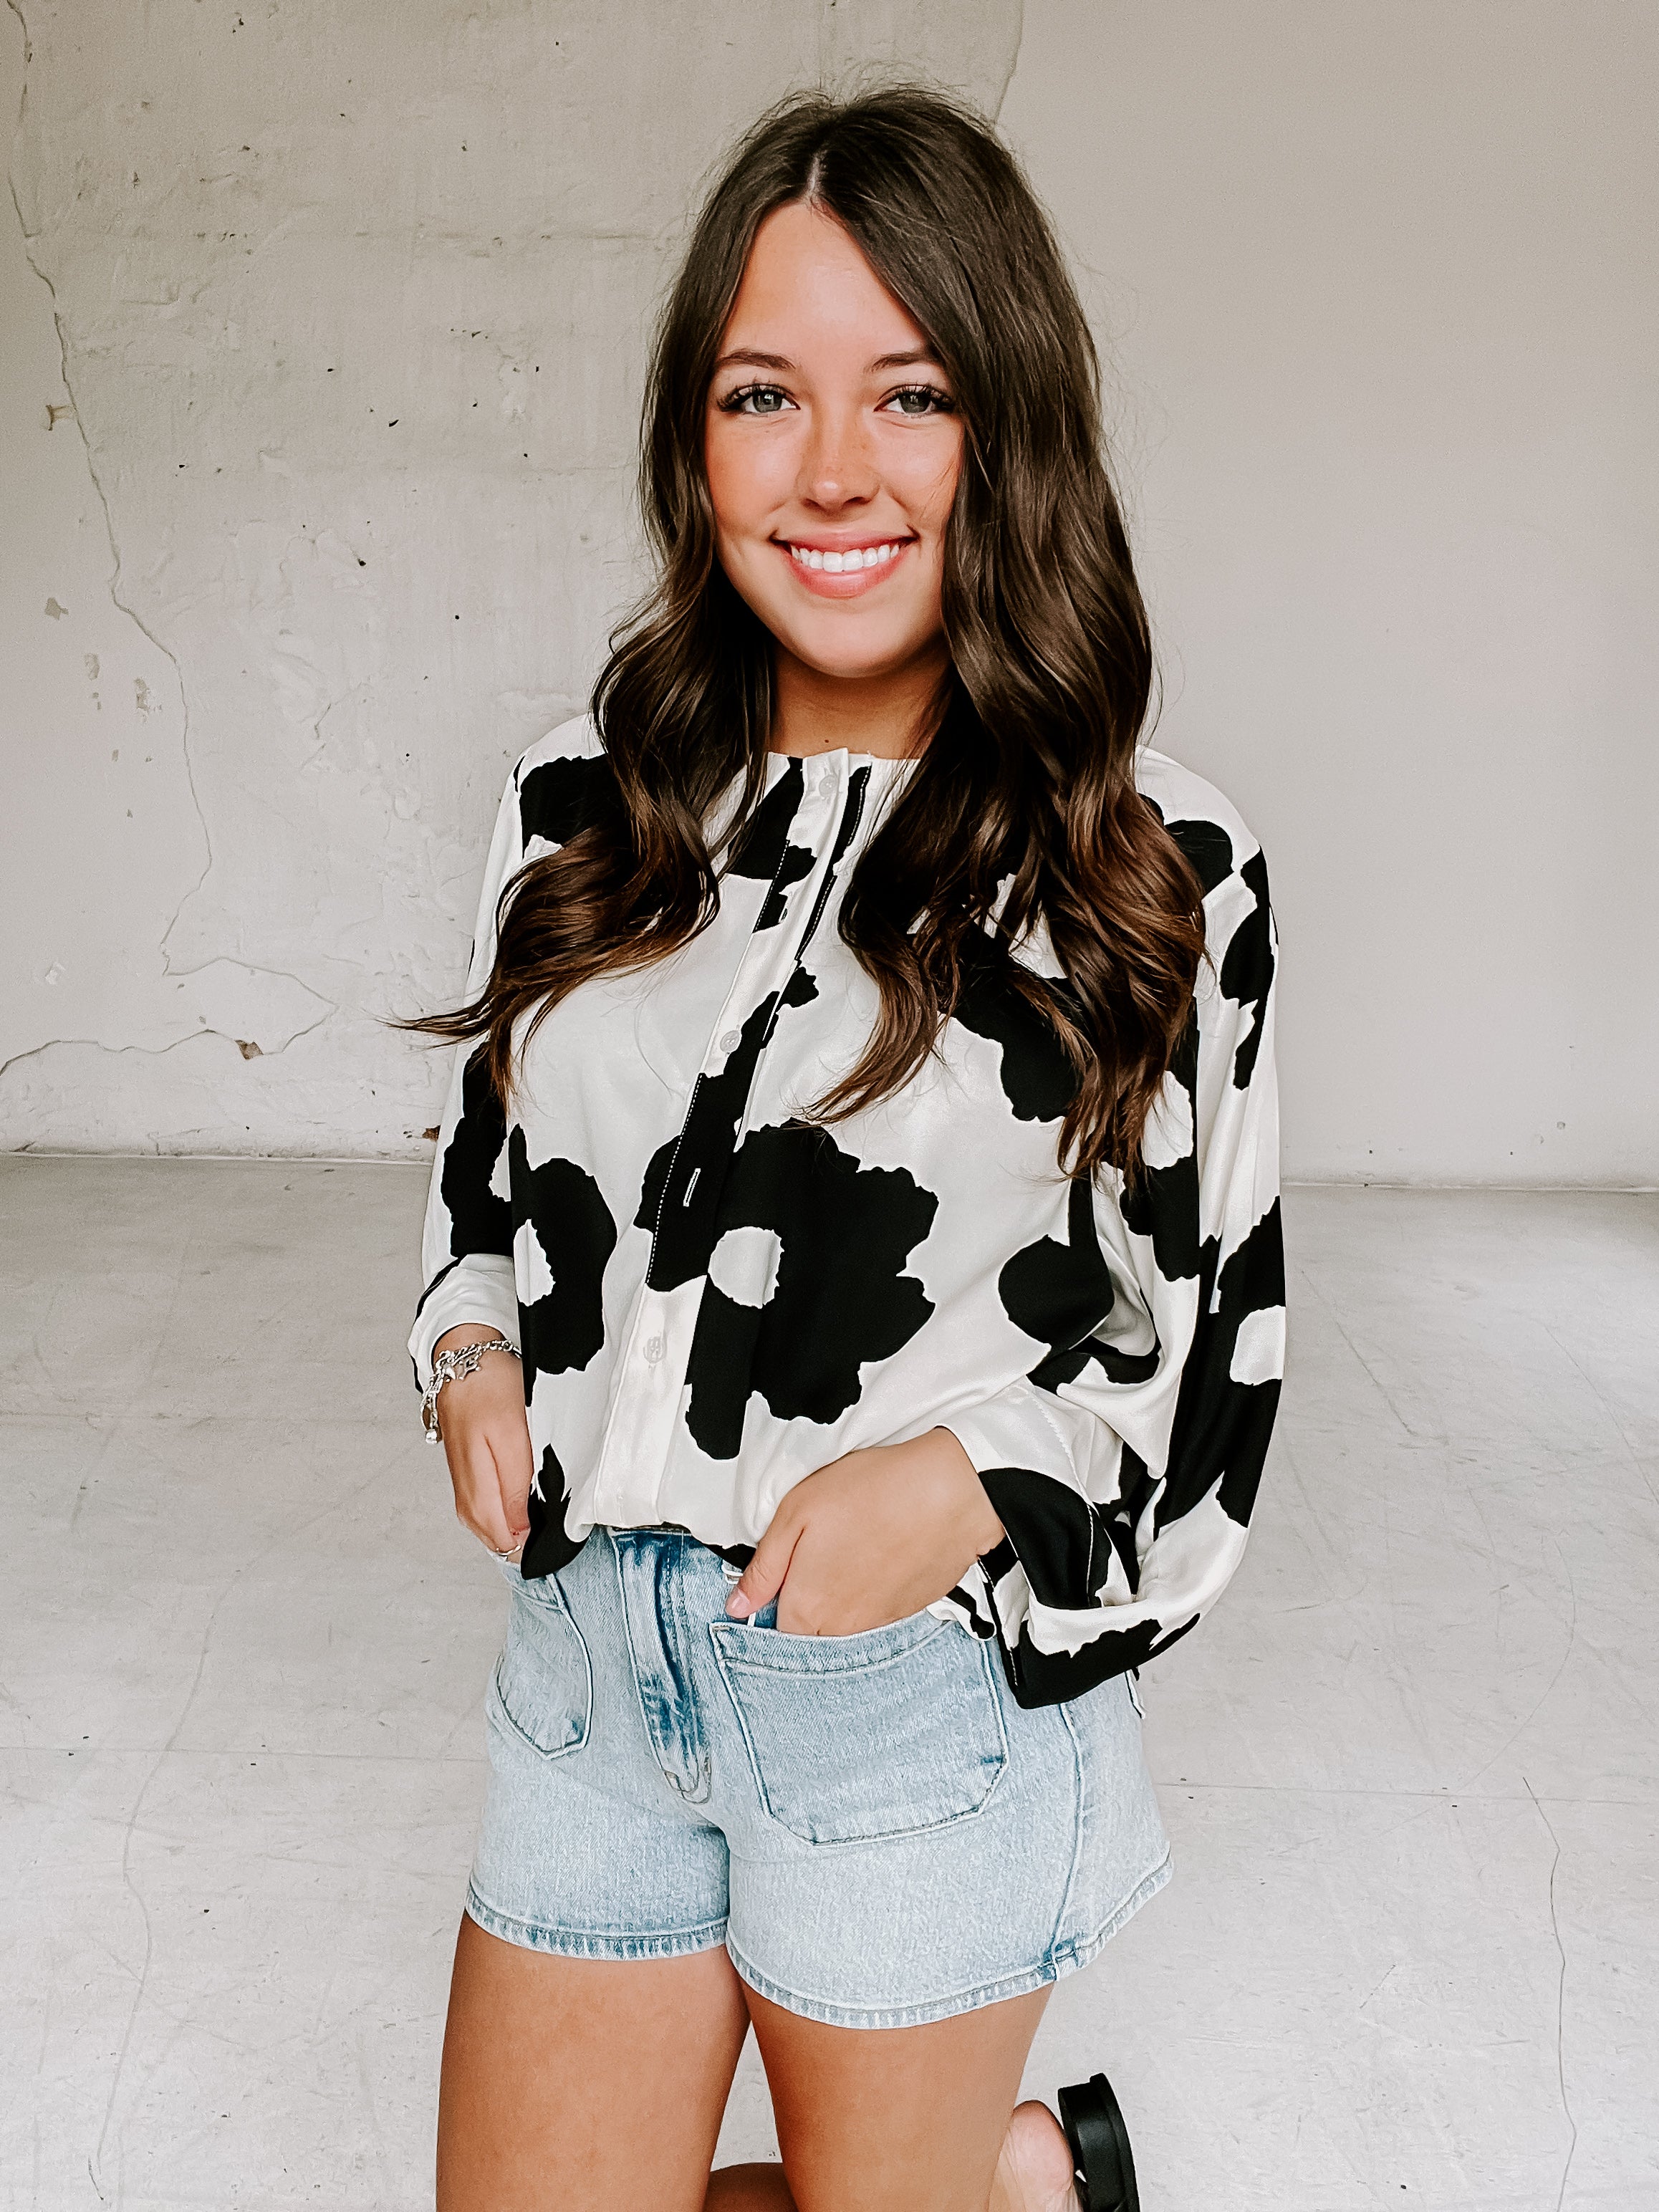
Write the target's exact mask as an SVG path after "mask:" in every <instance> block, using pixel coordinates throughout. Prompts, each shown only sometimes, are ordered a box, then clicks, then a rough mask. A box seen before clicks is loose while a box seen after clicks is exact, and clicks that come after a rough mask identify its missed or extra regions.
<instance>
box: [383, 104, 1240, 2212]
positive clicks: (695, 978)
mask: <svg viewBox="0 0 1659 2212" xmlns="http://www.w3.org/2000/svg"><path fill="white" fill-rule="evenodd" d="M642 476H643V491H644V501H645V509H646V514H647V521H648V524H649V526H650V528H651V530H652V532H653V536H654V539H655V543H656V546H657V550H658V552H659V556H660V579H659V583H658V586H657V588H656V590H655V592H654V593H653V596H652V597H651V599H649V601H648V602H647V605H645V606H644V608H643V610H642V611H641V613H640V614H639V615H638V616H637V617H636V618H635V620H634V622H633V623H631V625H630V626H629V628H628V629H627V630H626V631H625V632H624V633H623V634H622V635H620V638H619V641H617V642H616V644H615V646H614V648H613V651H612V653H611V659H610V661H609V663H608V664H607V665H606V667H605V671H604V673H603V674H602V676H601V677H600V678H599V684H598V686H597V688H596V690H595V693H594V697H593V702H592V713H591V714H590V715H589V716H587V717H586V718H584V719H583V720H580V721H577V722H573V723H570V724H568V725H567V726H564V727H563V728H562V729H559V730H556V731H555V732H553V733H552V734H551V735H550V737H547V738H543V739H542V740H541V741H540V742H539V743H538V744H535V745H532V747H531V749H530V750H529V751H528V752H527V753H526V755H525V756H524V757H523V759H522V760H521V761H520V763H519V764H518V766H517V767H516V768H515V769H514V770H513V775H512V777H511V779H510V781H509V783H508V787H507V792H506V794H505V796H504V798H503V800H502V804H501V813H500V817H499V818H498V821H497V823H496V828H495V838H494V842H493V843H492V846H491V848H490V855H489V866H488V871H487V875H486V881H485V884H484V890H483V900H482V903H481V906H480V908H479V921H478V928H477V939H476V942H475V946H474V952H473V958H472V964H471V972H470V975H469V979H468V988H469V992H470V994H471V995H470V997H469V1000H468V1002H467V1004H466V1005H465V1007H463V1008H462V1010H461V1011H460V1012H459V1013H457V1014H455V1015H453V1016H447V1017H446V1016H439V1017H434V1018H430V1019H429V1020H428V1021H427V1022H426V1023H425V1024H423V1026H425V1027H426V1028H428V1030H432V1031H435V1033H437V1034H439V1035H441V1036H447V1037H451V1038H453V1039H456V1040H458V1041H459V1051H458V1054H457V1064H456V1069H455V1074H454V1079H453V1090H452V1095H451V1097H450V1101H449V1105H448V1109H447V1112H446V1114H445V1116H444V1120H443V1125H442V1127H441V1131H440V1135H439V1147H438V1159H437V1164H436V1167H435V1172H434V1176H433V1182H432V1191H431V1198H430V1203H429V1206H428V1216H427V1223H426V1232H425V1246H424V1251H425V1262H426V1265H425V1273H426V1278H427V1288H426V1291H425V1293H424V1296H423V1297H422V1301H421V1305H420V1310H419V1313H418V1316H417V1318H416V1324H415V1328H414V1330H413V1333H412V1334H411V1336H410V1352H411V1355H412V1357H413V1358H414V1361H415V1365H416V1375H417V1377H418V1379H419V1380H420V1381H421V1383H422V1385H423V1386H424V1387H425V1389H426V1392H427V1412H428V1422H429V1424H430V1423H434V1422H435V1423H441V1430H442V1437H443V1442H444V1444H445V1446H446V1449H447V1455H448V1461H449V1467H450V1472H451V1474H452V1476H453V1482H454V1487H455V1498H456V1506H457V1510H458V1512H459V1516H460V1518H461V1519H462V1521H463V1522H465V1524H466V1525H467V1527H468V1528H471V1530H472V1531H473V1532H474V1533H475V1534H477V1535H478V1536H479V1537H480V1538H481V1539H482V1541H483V1542H484V1543H485V1544H486V1545H487V1546H489V1548H490V1549H491V1550H492V1551H493V1552H495V1553H497V1554H498V1555H499V1556H500V1557H501V1559H502V1560H503V1561H504V1563H506V1567H507V1573H508V1575H509V1577H510V1579H511V1583H512V1589H513V1599H512V1606H511V1614H510V1620H509V1624H508V1627H507V1640H506V1645H505V1648H504V1650H503V1652H502V1654H501V1661H500V1663H499V1665H498V1667H497V1669H496V1672H495V1677H494V1680H493V1683H492V1686H491V1690H490V1695H489V1752H490V1761H491V1772H490V1780H489V1790H488V1795H487V1799H486V1805H485V1810H484V1815H483V1833H482V1838H481V1840H480V1843H479V1847H478V1855H477V1862H476V1863H475V1866H474V1869H473V1875H472V1881H471V1888H470V1891H469V1893H468V1898H467V1905H466V1913H465V1917H464V1918H463V1921H462V1924H461V1930H460V1936H459V1944H458V1948H457V1953H456V1960H455V1972H454V1982H453V1990H452V1995H451V2002H450V2013H449V2024H448V2031H447V2039H446V2043H445V2051H444V2070H443V2084H442V2092H441V2116H440V2140H439V2204H440V2207H441V2212H475V2209H477V2212H481V2208H485V2207H488V2208H490V2212H503V2208H526V2212H527V2208H530V2207H543V2206H554V2205H556V2206H559V2207H561V2208H563V2212H584V2208H587V2207H590V2206H591V2207H593V2208H596V2209H597V2208H599V2207H601V2206H603V2207H605V2208H611V2207H612V2206H614V2205H615V2204H617V2203H623V2202H627V2203H645V2202H648V2203H651V2204H653V2206H656V2207H659V2208H661V2207H670V2208H672V2207H686V2208H692V2207H696V2206H700V2205H702V2203H704V2201H705V2199H706V2200H707V2202H708V2204H709V2205H710V2206H711V2207H717V2208H726V2212H731V2208H734V2207H737V2206H738V2205H751V2206H756V2207H760V2206H766V2207H769V2208H775V2212H777V2209H781V2212H787V2206H788V2205H789V2203H790V2197H791V2193H792V2192H793V2200H794V2202H795V2203H796V2204H798V2205H799V2206H800V2207H801V2208H803V2212H817V2208H819V2207H824V2208H830V2207H834V2208H836V2212H842V2208H845V2207H847V2206H848V2205H854V2204H856V2205H858V2206H860V2207H875V2208H884V2207H888V2206H891V2207H893V2208H895V2212H896V2208H899V2207H904V2208H906V2209H907V2212H910V2208H926V2207H931V2206H938V2207H940V2208H941V2209H942V2208H945V2207H947V2206H948V2207H951V2208H962V2207H981V2206H984V2205H986V2204H987V2202H992V2201H994V2202H995V2203H998V2204H999V2205H1001V2206H1004V2207H1006V2208H1009V2209H1010V2212H1012V2208H1014V2207H1026V2208H1029V2209H1030V2212H1037V2208H1038V2207H1039V2206H1047V2205H1054V2206H1060V2205H1063V2204H1065V2203H1066V2201H1067V2199H1068V2197H1069V2194H1070V2164H1071V2161H1070V2159H1069V2156H1068V2154H1067V2153H1066V2148H1065V2144H1064V2142H1063V2139H1062V2137H1061V2136H1060V2130H1059V2127H1058V2125H1057V2124H1056V2123H1055V2121H1054V2118H1053V2117H1052V2116H1051V2115H1050V2114H1048V2112H1047V2111H1046V2109H1045V2108H1044V2107H1043V2106H1040V2105H1027V2106H1021V2107H1020V2109H1019V2111H1018V2113H1014V2112H1012V2106H1013V2101H1014V2098H1015V2096H1016V2094H1017V2093H1018V2082H1019V2078H1020V2074H1021V2069H1022V2067H1023V2065H1024V2060H1025V2057H1026V2053H1027V2051H1028V2049H1029V2047H1030V2041H1031V2038H1032V2035H1033V2033H1034V2032H1035V2030H1036V2024H1037V2020H1038V2016H1039V2015H1040V2013H1041V2011H1042V2006H1043V2003H1044V2001H1045V1999H1046V1997H1047V1996H1048V1991H1049V1990H1050V1989H1051V1988H1052V1986H1053V1984H1054V1981H1055V1980H1056V1978H1058V1977H1060V1975H1062V1974H1064V1973H1067V1972H1071V1971H1072V1970H1073V1969H1074V1968H1076V1967H1078V1966H1083V1965H1085V1964H1086V1963H1087V1961H1088V1960H1089V1959H1090V1958H1091V1957H1092V1956H1093V1955H1094V1954H1095V1953H1096V1952H1097V1951H1098V1949H1099V1948H1101V1946H1102V1945H1103V1943H1104V1942H1106V1940H1107V1939H1108V1938H1109V1936H1110V1935H1111V1934H1112V1933H1114V1932H1115V1929H1117V1928H1118V1927H1120V1926H1121V1924H1122V1923H1123V1922H1124V1921H1125V1920H1126V1919H1127V1917H1129V1915H1130V1914H1131V1913H1132V1912H1133V1911H1135V1910H1136V1909H1137V1908H1138V1906H1139V1905H1140V1904H1141V1903H1142V1902H1143V1901H1144V1900H1145V1899H1146V1898H1147V1897H1149V1896H1150V1895H1151V1894H1152V1893H1153V1892H1154V1891H1155V1890H1156V1889H1158V1887H1161V1886H1162V1884H1163V1883H1164V1881H1166V1880H1167V1879H1168V1878H1169V1874H1170V1862H1169V1850H1168V1844H1167V1840H1166V1838H1165V1836H1164V1830H1163V1827H1162V1825H1161V1823H1160V1820H1159V1818H1158V1808H1157V1803H1156V1800H1155V1798H1154V1796H1153V1794H1152V1787H1151V1784H1150V1782H1149V1780H1148V1778H1147V1775H1146V1767H1145V1764H1144V1761H1143V1759H1142V1755H1141V1749H1140V1739H1139V1705H1138V1703H1137V1701H1136V1699H1135V1693H1134V1690H1133V1678H1134V1674H1135V1672H1136V1670H1137V1668H1138V1667H1139V1662H1141V1661H1143V1660H1144V1659H1146V1657H1148V1656H1150V1655H1151V1654H1152V1653H1153V1652H1155V1651H1158V1650H1163V1649H1164V1648H1165V1647H1166V1646H1167V1645H1168V1644H1170V1643H1171V1642H1173V1641H1174V1640H1175V1638H1176V1637H1178V1636H1180V1635H1182V1634H1184V1633H1185V1632H1186V1631H1187V1630H1188V1628H1189V1627H1190V1626H1192V1625H1193V1624H1194V1621H1195V1620H1197V1619H1198V1617H1199V1615H1200V1613H1201V1612H1202V1611H1203V1610H1204V1609H1205V1608H1206V1607H1207V1606H1208V1605H1209V1603H1210V1602H1211V1601H1212V1599H1213V1598H1214V1597H1215V1596H1216V1595H1218V1592H1219V1590H1220V1589H1221V1588H1222V1587H1223V1585H1224V1584H1225V1582H1226V1581H1227V1579H1228V1578H1229V1577H1230V1576H1231V1573H1232V1571H1233V1570H1234V1568H1235V1567H1236V1566H1237V1563H1238V1559H1239V1556H1240V1553H1241V1552H1242V1550H1243V1543H1244V1534H1245V1524H1246V1522H1247V1519H1248V1516H1249V1510H1250V1506H1251V1504H1252V1501H1253V1498H1254V1494H1255V1487H1256V1482H1257V1479H1258V1476H1259V1474H1260V1471H1261V1462H1262V1457H1263V1454H1264V1452H1265V1449H1266V1444H1267V1431H1268V1428H1269V1426H1270V1425H1271V1422H1272V1419H1273V1407H1274V1403H1275V1399H1276V1396H1277V1391H1278V1377H1279V1373H1280V1371H1281V1356H1282V1346H1283V1280H1282V1259H1281V1254H1280V1247H1279V1213H1278V1206H1277V1202H1276V1193H1277V1182H1276V1155H1275V1146H1276V1121H1275V1110H1274V1093H1273V1060H1272V1024H1273V1014H1272V981H1273V930H1272V922H1271V918H1270V915H1269V912H1268V907H1267V884H1266V879H1265V876H1264V874H1263V870H1262V862H1261V853H1260V849H1259V848H1258V847H1257V845H1256V843H1255V840H1254V838H1253V837H1252V836H1250V834H1249V831H1248V829H1245V827H1244V826H1243V823H1242V822H1241V821H1240V820H1239V818H1238V817H1237V815H1236V814H1235V813H1234V812H1233V811H1232V809H1231V807H1230V806H1229V805H1228V804H1227V803H1226V801H1225V799H1222V798H1221V796H1220V795H1219V794H1218V793H1217V792H1215V791H1214V790H1212V788H1211V787H1209V786H1207V785H1206V784H1204V783H1202V782H1201V781H1199V780H1198V779H1197V778H1196V777H1195V776H1194V775H1189V774H1188V772H1187V771H1186V770H1184V769H1181V768H1179V767H1177V766H1176V764H1175V763H1173V762H1171V761H1170V760H1168V759H1166V758H1164V757H1161V756H1159V755H1158V754H1156V753H1152V752H1150V751H1146V750H1140V751H1139V753H1137V750H1136V745H1137V739H1138V737H1139V733H1140V731H1141V728H1142V725H1143V721H1144V719H1145V716H1146V707H1147V700H1148V692H1149V686H1150V680H1151V666H1152V664H1151V656H1150V648H1149V643H1148V636H1147V629H1146V617H1145V614H1144V611H1143V609H1142V605H1141V602H1140V599H1139V593H1138V592H1137V590H1136V586H1135V582H1134V578H1133V570H1132V568H1131V564H1130V557H1129V552H1128V549H1127V544H1126V542H1125V538H1124V534H1123V530H1122V526H1121V520H1120V518H1119V513H1118V509H1117V507H1116V504H1115V500H1114V497H1113V495H1112V491H1111V489H1110V487H1109V482H1108V479H1107V477H1106V474H1105V472H1104V470H1103V463H1102V459H1101V453H1100V429H1099V416H1098V405H1097V367H1096V362H1095V358H1094V355H1093V351H1092V348H1091V342H1090V339H1089V336H1088V332H1087V330H1086V328H1085V324H1084V320H1083V318H1082V315H1081V313H1080V311H1079V307H1078V303H1077V301H1076V297H1075V295H1074V294H1073V289H1072V287H1071V284H1070V283H1069V281H1068V279H1067V277H1066V274H1065V271H1064V269H1063V267H1062V265H1061V263H1060V258H1059V256H1058V253H1057V252H1056V249H1055V246H1054V241H1053V239H1052V237H1051V234H1050V233H1049V230H1048V226H1047V223H1046V222H1045V219H1044V217H1043V216H1042V212H1041V211H1040V210H1039V209H1038V207H1037V205H1036V202H1035V200H1034V199H1033V197H1032V196H1031V193H1030V189H1029V187H1028V186H1027V185H1026V184H1025V183H1024V179H1023V178H1022V177H1021V175H1020V173H1019V172H1018V169H1017V167H1016V166H1015V164H1014V163H1013V162H1012V160H1011V159H1010V157H1009V156H1008V155H1007V154H1006V152H1005V151H1004V150H1003V149H1002V148H1001V147H1000V145H999V143H997V141H996V140H995V139H994V137H993V136H992V135H991V133H990V132H989V131H988V130H987V128H986V126H985V125H982V124H981V123H980V122H979V121H977V120H976V119H975V118H973V117H971V116H970V115H968V114H966V113H964V112H962V111H960V110H958V109H957V108H956V107H955V106H951V104H949V103H948V102H946V101H945V100H941V99H939V98H937V97H935V96H933V95H931V94H923V93H921V92H916V91H894V92H887V93H883V94H878V95H875V96H872V97H866V98H862V99H859V100H854V101H852V102H851V103H848V104H837V103H835V102H832V101H830V100H827V99H823V98H818V97H812V98H806V99H799V100H793V101H792V102H789V103H787V104H786V105H785V106H783V107H781V109H779V110H776V111H775V112H773V113H772V114H771V115H769V117H767V118H764V119H763V122H762V123H761V124H760V125H758V126H757V129H756V130H755V131H753V132H752V133H751V135H750V137H749V138H748V139H747V140H746V141H745V142H744V144H743V145H742V147H741V148H740V149H738V152H737V154H736V155H735V156H734V157H733V159H732V162H731V164H730V166H729V167H728V168H727V170H726V173H725V175H724V177H723V178H722V179H721V180H720V183H719V184H718V185H717V186H716V187H715V189H714V192H713V194H712V195H711V197H710V198H709V200H708V204H707V206H706V207H705V209H704V210H703V212H702V216H701V218H700V220H699V222H698V224H697V226H696V231H695V233H694V235H693V237H692V240H691V244H690V250H689V252H688V254H687V257H686V261H685V265H684V270H682V272H681V274H680V276H679V278H678V283H677V285H676V287H675V289H674V291H673V294H672V296H671V299H670V301H669V303H668V307H667V309H666V313H665V318H664V322H663V326H662V330H661V333H660V337H659V343H658V349H657V353H656V357H655V362H654V365H653V372H652V376H651V381H650V387H649V392H648V394H647V404H646V422H645V438H644V462H643V471H642ZM480 1346H492V1347H493V1349H490V1350H488V1351H483V1350H480V1349H479V1347H480ZM515 1353H516V1355H517V1358H516V1359H515V1357H514V1354H515ZM445 1354H448V1355H450V1357H449V1358H447V1359H446V1358H444V1357H443V1355H445ZM751 2024H752V2025H753V2027H754V2029H755V2032H756V2034H757V2039H758V2042H759V2045H760V2050H761V2053H762V2056H763V2060H764V2062H765V2065H766V2069H767V2074H768V2077H769V2082H770V2085H771V2090H772V2095H773V2101H774V2105H775V2111H776V2115H777V2123H778V2133H779V2141H780V2143H781V2148H782V2153H783V2170H782V2172H781V2173H780V2172H778V2170H777V2169H776V2168H775V2167H750V2168H734V2169H726V2170H725V2171H723V2172H720V2173H719V2174H716V2175H714V2177H713V2178H712V2179H711V2178H710V2175H709V2162H710V2160H711V2157H712V2155H713V2153H714V2143H715V2138H716V2134H717V2131H718V2130H719V2126H720V2116H721V2112H722V2110H723V2107H724V2105H725V2101H726V2093H727V2091H728V2089H729V2087H730V2084H731V2081H732V2072H733V2069H734V2067H735V2065H736V2063H737V2058H738V2051H739V2048H740V2046H741V2045H742V2042H743V2039H744V2034H745V2033H746V2032H747V2030H748V2028H749V2027H750V2025H751Z"/></svg>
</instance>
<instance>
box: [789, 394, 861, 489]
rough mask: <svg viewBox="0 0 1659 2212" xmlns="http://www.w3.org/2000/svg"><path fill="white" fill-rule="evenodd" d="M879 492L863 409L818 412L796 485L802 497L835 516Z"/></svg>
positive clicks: (852, 408) (814, 416)
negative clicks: (863, 420) (843, 509)
mask: <svg viewBox="0 0 1659 2212" xmlns="http://www.w3.org/2000/svg"><path fill="white" fill-rule="evenodd" d="M878 489H880V482H879V478H878V476H877V473H876V470H875V465H874V458H873V456H872V453H871V452H870V449H869V446H868V444H867V442H866V438H865V435H864V432H863V428H862V424H861V421H860V410H858V409H857V408H856V407H849V408H827V407H822V408H817V409H815V410H813V415H812V423H811V435H810V436H809V437H808V439H807V441H806V447H805V452H804V453H802V455H801V473H800V479H799V483H798V484H797V486H796V490H797V492H798V494H799V496H800V498H801V499H803V500H804V501H806V503H807V504H808V505H809V506H811V507H822V508H823V510H824V511H825V513H832V514H833V513H839V512H840V511H841V510H842V508H844V507H856V506H859V505H861V504H862V503H864V502H865V501H868V500H872V499H873V498H874V497H875V495H876V493H877V491H878Z"/></svg>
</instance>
